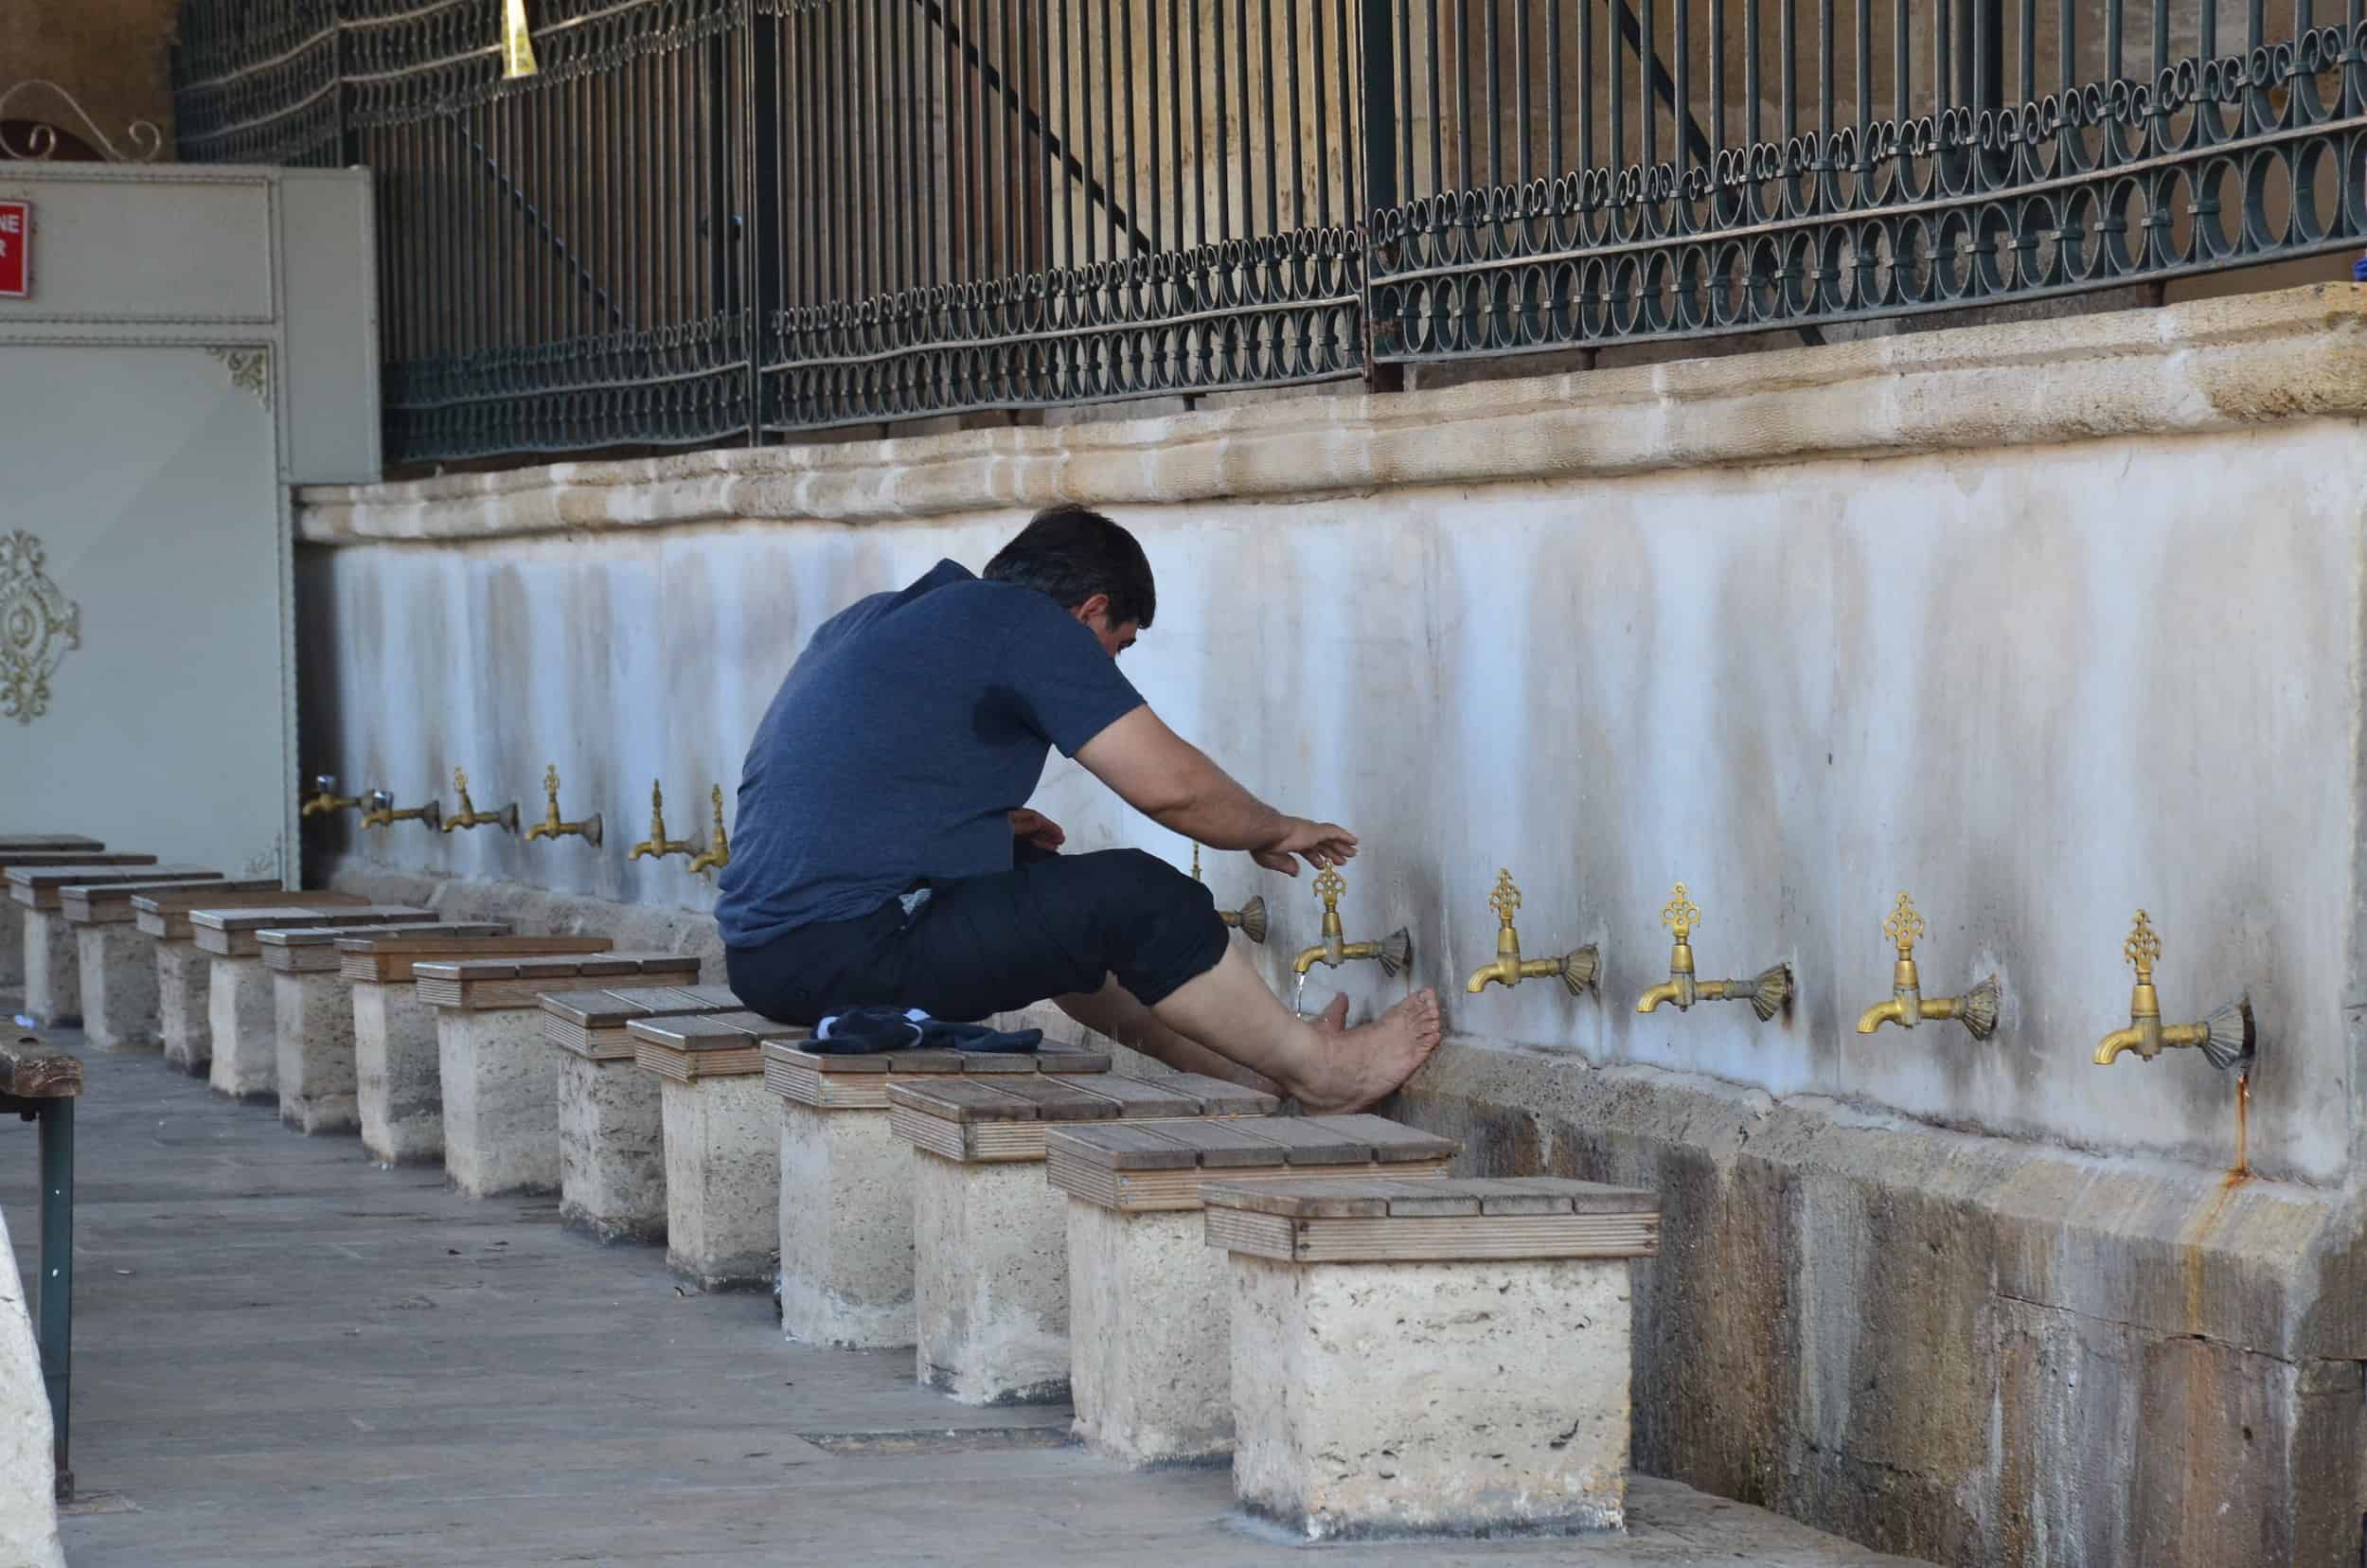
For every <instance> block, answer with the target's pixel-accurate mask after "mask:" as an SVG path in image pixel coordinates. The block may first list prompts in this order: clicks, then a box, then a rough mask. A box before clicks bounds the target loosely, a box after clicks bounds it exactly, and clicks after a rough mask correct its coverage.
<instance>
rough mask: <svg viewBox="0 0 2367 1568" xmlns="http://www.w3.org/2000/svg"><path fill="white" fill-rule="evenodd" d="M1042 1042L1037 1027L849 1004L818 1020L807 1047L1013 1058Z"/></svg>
mask: <svg viewBox="0 0 2367 1568" xmlns="http://www.w3.org/2000/svg"><path fill="white" fill-rule="evenodd" d="M1042 1043H1043V1031H1042V1030H1041V1029H991V1028H988V1026H987V1025H984V1024H953V1023H949V1022H947V1021H946V1020H944V1019H942V1018H931V1017H930V1016H929V1015H928V1014H927V1013H925V1012H922V1011H921V1010H920V1009H919V1008H918V1007H914V1008H911V1009H909V1010H899V1009H898V1008H895V1007H849V1008H847V1009H846V1010H845V1012H842V1013H834V1014H832V1015H831V1016H830V1017H828V1018H826V1019H824V1020H823V1021H822V1022H821V1023H820V1024H819V1025H816V1026H815V1028H814V1031H813V1040H812V1042H811V1043H810V1044H809V1045H808V1046H807V1049H808V1050H810V1051H812V1052H814V1053H815V1054H816V1055H818V1056H877V1055H879V1054H880V1053H881V1052H882V1051H968V1052H971V1053H974V1054H979V1055H991V1056H1018V1055H1023V1054H1024V1053H1026V1052H1029V1051H1032V1050H1034V1049H1035V1048H1036V1047H1037V1046H1039V1045H1041V1044H1042Z"/></svg>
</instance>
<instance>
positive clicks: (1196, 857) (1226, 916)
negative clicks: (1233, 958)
mask: <svg viewBox="0 0 2367 1568" xmlns="http://www.w3.org/2000/svg"><path fill="white" fill-rule="evenodd" d="M1192 881H1194V882H1198V881H1200V845H1199V844H1198V842H1194V844H1193V845H1192ZM1217 918H1218V919H1219V920H1222V921H1223V922H1224V923H1225V924H1227V925H1229V926H1233V927H1235V928H1237V930H1238V931H1239V932H1240V934H1241V935H1244V936H1246V937H1248V938H1249V939H1250V940H1251V941H1253V942H1255V943H1256V944H1257V945H1258V946H1260V947H1263V946H1265V945H1266V900H1264V899H1261V898H1258V897H1257V896H1255V894H1253V895H1251V897H1250V900H1249V902H1247V903H1245V904H1243V905H1242V906H1241V907H1240V908H1238V909H1219V910H1218V911H1217Z"/></svg>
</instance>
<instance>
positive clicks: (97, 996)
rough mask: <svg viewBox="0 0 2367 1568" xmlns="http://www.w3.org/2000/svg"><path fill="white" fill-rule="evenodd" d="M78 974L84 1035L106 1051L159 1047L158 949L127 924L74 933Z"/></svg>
mask: <svg viewBox="0 0 2367 1568" xmlns="http://www.w3.org/2000/svg"><path fill="white" fill-rule="evenodd" d="M74 944H75V948H76V957H77V959H78V961H79V962H80V966H81V971H82V1032H83V1034H84V1035H85V1036H87V1037H88V1038H89V1040H90V1042H91V1043H92V1044H94V1045H96V1046H98V1047H99V1048H100V1049H101V1050H108V1051H153V1050H154V1049H156V1047H157V1046H158V1045H159V1044H161V1043H162V1042H163V1030H164V1018H163V1007H162V996H161V992H160V990H159V988H158V982H159V974H158V970H157V964H156V953H157V944H156V942H155V941H154V940H152V939H151V938H150V937H147V936H143V935H140V932H139V928H138V927H137V926H135V925H133V924H132V923H131V922H130V921H128V920H119V921H115V922H112V923H109V924H106V925H78V926H76V927H75V928H74Z"/></svg>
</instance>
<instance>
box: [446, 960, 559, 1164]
mask: <svg viewBox="0 0 2367 1568" xmlns="http://www.w3.org/2000/svg"><path fill="white" fill-rule="evenodd" d="M436 1069H437V1075H438V1077H439V1078H440V1079H441V1080H442V1088H443V1096H444V1169H445V1170H446V1171H447V1172H448V1173H449V1174H450V1175H451V1177H452V1180H453V1185H455V1186H457V1187H458V1188H459V1189H460V1190H461V1191H463V1192H465V1193H467V1194H468V1195H469V1196H470V1197H472V1198H490V1197H492V1196H494V1195H495V1194H498V1193H505V1192H557V1191H558V1190H559V1051H558V1049H557V1048H556V1047H554V1046H553V1045H551V1044H550V1043H549V1042H547V1041H545V1040H544V1039H543V1015H542V1013H541V1012H540V1011H539V1010H538V1009H536V1008H533V1007H496V1008H489V1009H485V1010H481V1011H472V1010H467V1009H463V1008H458V1007H438V1008H436Z"/></svg>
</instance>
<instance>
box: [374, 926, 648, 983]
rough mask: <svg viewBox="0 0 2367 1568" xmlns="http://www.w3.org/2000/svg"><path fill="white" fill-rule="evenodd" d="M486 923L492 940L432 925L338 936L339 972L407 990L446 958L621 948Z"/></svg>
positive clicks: (602, 939)
mask: <svg viewBox="0 0 2367 1568" xmlns="http://www.w3.org/2000/svg"><path fill="white" fill-rule="evenodd" d="M483 923H485V924H487V925H489V926H491V927H492V928H493V929H492V933H491V934H490V935H483V936H464V935H457V934H454V935H436V934H435V933H434V931H433V930H432V928H430V927H427V926H420V927H418V929H417V930H408V929H405V928H403V927H400V926H395V927H390V928H389V929H387V930H384V931H368V930H365V931H359V932H355V931H341V932H338V933H336V947H337V956H338V960H339V962H338V973H339V975H340V976H341V977H342V978H344V979H347V980H368V981H374V982H376V983H377V984H379V985H382V986H385V985H403V984H408V983H410V982H411V981H413V980H415V979H417V978H418V975H417V974H416V972H415V971H416V969H417V967H418V965H419V964H421V963H435V962H437V961H439V960H441V959H446V958H473V957H475V956H477V955H478V954H480V953H482V954H485V955H486V956H489V957H492V956H501V955H505V954H513V953H514V954H522V955H525V956H528V957H537V958H549V957H557V956H561V955H564V954H566V953H606V952H608V951H609V950H610V949H611V948H613V947H614V946H615V945H616V944H615V942H614V941H613V940H612V939H610V938H609V937H606V936H513V935H510V931H509V922H508V921H507V920H489V921H486V922H483Z"/></svg>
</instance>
